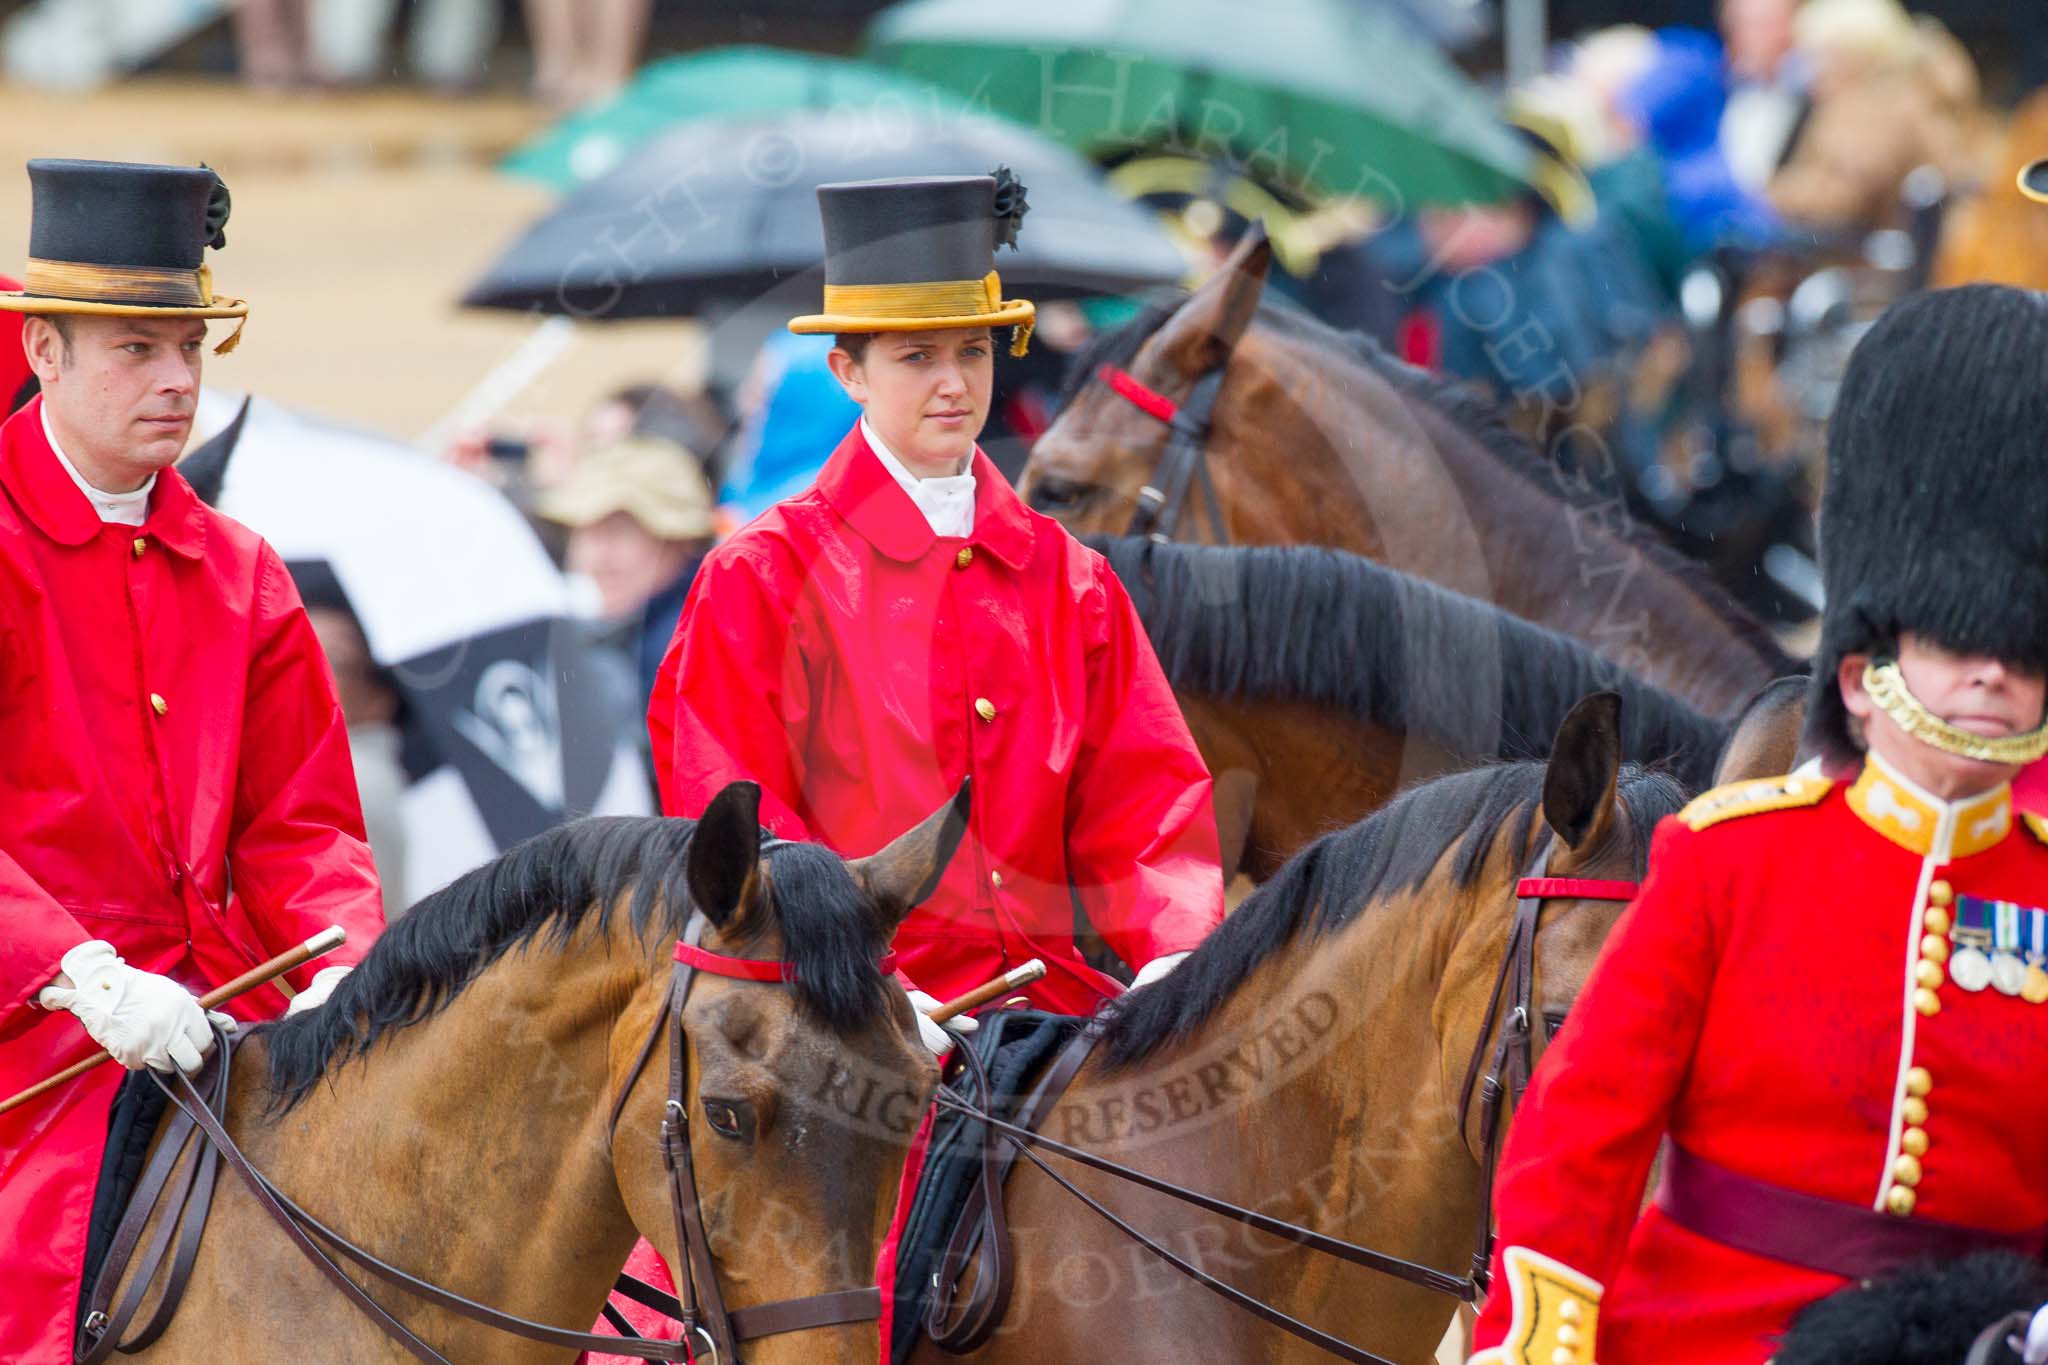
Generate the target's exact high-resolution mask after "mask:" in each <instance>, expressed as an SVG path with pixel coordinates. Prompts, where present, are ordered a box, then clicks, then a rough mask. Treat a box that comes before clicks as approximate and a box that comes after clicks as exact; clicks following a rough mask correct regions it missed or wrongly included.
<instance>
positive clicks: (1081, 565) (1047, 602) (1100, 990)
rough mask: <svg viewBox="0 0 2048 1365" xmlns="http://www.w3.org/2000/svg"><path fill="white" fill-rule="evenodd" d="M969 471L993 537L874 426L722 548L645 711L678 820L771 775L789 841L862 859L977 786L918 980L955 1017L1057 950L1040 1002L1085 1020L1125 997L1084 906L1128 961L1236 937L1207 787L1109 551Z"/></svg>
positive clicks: (924, 927) (765, 792) (924, 915)
mask: <svg viewBox="0 0 2048 1365" xmlns="http://www.w3.org/2000/svg"><path fill="white" fill-rule="evenodd" d="M974 472H975V476H976V490H975V508H974V533H973V534H972V535H971V536H968V537H967V538H965V539H964V540H962V539H952V538H947V539H939V538H937V537H934V535H933V534H932V531H931V528H930V526H929V525H928V524H927V523H926V522H925V519H924V517H923V515H922V514H921V513H920V512H919V511H918V510H917V508H916V506H915V505H914V504H913V503H912V502H911V501H910V498H909V496H908V495H907V494H905V493H904V491H903V489H902V488H901V487H900V486H899V485H898V484H897V483H896V481H895V480H894V479H893V478H891V477H890V475H889V473H888V471H887V470H885V469H884V468H883V467H882V464H881V461H880V460H879V459H878V458H877V457H876V456H875V454H874V453H873V452H872V451H871V450H870V449H869V448H868V445H867V442H866V441H865V440H864V439H863V438H862V436H861V434H860V430H859V427H858V425H856V426H855V428H854V430H853V431H852V432H850V433H849V434H848V435H847V437H846V439H845V440H844V441H842V442H841V443H840V446H839V449H838V451H837V452H836V453H835V454H834V455H833V456H832V459H831V460H830V462H828V463H827V464H826V466H825V468H824V470H823V471H822V472H821V473H820V474H819V476H818V481H817V483H816V484H815V485H814V486H813V487H812V488H811V489H809V490H808V491H806V492H804V493H803V494H801V495H799V496H797V497H795V498H791V499H790V500H788V501H786V502H783V503H781V504H779V505H777V506H775V507H773V508H770V509H769V510H768V511H767V512H765V513H763V514H762V515H761V516H760V517H759V518H757V519H756V520H755V521H753V522H752V523H751V524H750V525H748V526H746V527H745V528H743V529H742V530H741V531H739V532H738V533H737V534H736V535H734V536H733V537H732V538H731V539H730V540H728V541H726V542H725V543H724V544H723V545H721V546H720V547H719V548H718V549H717V550H715V551H713V552H712V554H711V556H710V557H709V558H708V559H706V560H705V562H704V565H703V567H702V568H701V569H700V570H699V571H698V574H697V579H696V582H695V584H694V585H693V586H692V588H691V591H690V598H689V602H688V604H687V605H686V606H685V607H684V609H683V616H682V620H681V622H680V623H679V624H678V625H677V628H676V635H675V639H674V641H673V643H672V644H671V645H670V646H669V652H668V657H667V658H666V659H665V660H664V661H663V664H662V668H661V674H660V677H659V679H658V680H657V682H656V684H655V688H654V699H653V704H652V706H651V708H650V710H649V713H648V728H649V730H650V731H651V733H652V737H653V741H654V757H655V767H656V770H657V774H658V776H659V780H660V786H661V794H662V805H663V808H664V809H665V810H666V811H667V812H668V813H669V814H670V815H684V816H695V815H697V814H699V813H701V812H702V811H703V809H704V806H705V804H706V803H707V802H708V801H709V800H710V799H711V797H712V796H713V795H715V794H716V793H717V792H718V790H719V789H720V788H721V787H723V786H724V785H725V784H726V783H728V782H731V781H733V780H734V779H737V778H752V779H753V780H755V781H757V782H759V783H760V784H761V787H762V804H761V814H762V820H763V821H764V823H766V824H767V825H768V826H769V828H771V829H773V830H774V831H775V832H776V833H777V834H779V835H782V836H783V837H785V838H808V839H816V840H819V841H821V842H823V843H825V844H827V845H829V846H830V847H832V848H835V849H837V850H839V851H840V852H841V853H843V854H846V855H847V856H858V855H865V854H869V853H873V852H874V851H875V850H876V849H877V848H879V847H880V846H881V845H882V844H883V843H884V842H886V841H887V840H888V839H890V838H893V837H894V836H895V835H897V834H900V833H901V832H902V831H903V830H904V829H906V828H908V827H909V826H910V825H911V824H912V823H914V822H915V821H917V820H920V819H922V818H923V817H925V816H926V815H928V814H930V813H931V812H932V811H934V810H936V809H938V808H939V807H940V806H941V805H943V804H944V803H945V802H946V801H947V799H948V798H950V797H951V796H952V794H953V792H954V791H955V790H956V789H957V788H958V786H959V784H960V781H961V779H962V778H964V777H972V778H973V781H974V799H973V818H972V822H971V827H970V831H969V834H968V837H967V839H966V841H965V842H964V843H963V844H962V845H961V848H960V851H959V852H958V853H957V854H956V855H955V856H954V858H953V861H952V864H951V866H950V867H949V868H948V869H947V872H946V876H945V879H944V881H943V882H942V883H941V884H940V887H939V889H938V891H937V893H936V894H934V895H933V896H932V898H931V899H930V900H929V901H927V902H926V903H925V905H924V907H923V908H921V909H920V910H918V911H916V912H915V913H913V914H912V915H911V916H910V918H909V920H908V921H907V922H906V923H905V924H904V926H903V928H902V930H901V931H900V932H899V934H898V935H897V939H896V948H897V952H898V954H899V956H900V958H901V960H902V963H903V969H904V972H905V973H906V974H907V975H908V976H909V978H910V979H911V980H912V981H914V982H916V983H917V985H918V986H920V987H921V988H923V989H924V990H927V991H930V992H931V993H932V994H934V995H936V996H938V997H940V998H941V999H944V998H946V997H948V996H949V995H952V994H955V993H957V992H960V991H964V990H967V989H969V988H970V987H973V986H976V985H979V984H980V983H981V982H983V981H986V980H988V979H989V978H990V977H993V976H995V975H997V974H998V973H1000V972H1002V971H1003V970H1005V969H1006V968H1009V967H1014V966H1016V965H1017V964H1019V963H1021V962H1024V961H1026V960H1028V959H1030V958H1033V957H1041V958H1043V959H1045V962H1046V966H1047V968H1048V969H1049V970H1048V975H1047V976H1046V978H1045V979H1044V980H1043V981H1042V982H1040V983H1039V984H1038V985H1037V986H1035V987H1033V988H1032V989H1031V990H1030V991H1029V992H1028V994H1029V995H1030V996H1031V997H1032V999H1033V1000H1034V1001H1035V1002H1036V1003H1038V1004H1040V1005H1041V1006H1044V1007H1047V1008H1052V1009H1058V1010H1066V1011H1071V1012H1075V1013H1088V1012H1092V1011H1093V1010H1094V1009H1095V1007H1096V1006H1097V1005H1099V1004H1100V1003H1101V1002H1102V1001H1103V1000H1104V999H1105V998H1107V997H1108V996H1111V995H1114V994H1115V993H1116V990H1117V987H1116V986H1115V984H1114V983H1113V982H1111V981H1109V980H1108V979H1107V978H1105V977H1103V976H1102V975H1101V974H1100V973H1097V972H1095V971H1094V970H1092V969H1091V968H1089V967H1088V966H1087V965H1086V964H1085V963H1084V962H1083V961H1082V960H1081V958H1080V956H1079V954H1078V953H1077V951H1076V950H1075V946H1074V904H1075V897H1076V896H1078V898H1079V901H1080V904H1081V907H1082V909H1083V910H1085V912H1086V913H1087V915H1088V917H1089V919H1090V921H1091V922H1092V923H1093V924H1094V925H1095V927H1096V929H1097V930H1098V931H1099V932H1100V933H1101V934H1102V936H1103V937H1104V938H1105V939H1106V940H1107V941H1108V943H1109V945H1110V946H1111V947H1112V948H1114V949H1115V950H1116V951H1117V953H1118V954H1119V955H1120V956H1121V957H1122V958H1123V959H1124V960H1125V961H1126V962H1129V963H1131V964H1132V965H1133V966H1139V965H1143V964H1144V963H1146V962H1149V961H1150V960H1152V959H1153V958H1155V957H1158V956H1160V955H1161V954H1163V953H1171V952H1178V951H1180V950H1182V949H1187V948H1193V947H1194V946H1195V945H1196V944H1198V943H1199V942H1201V940H1202V938H1203V937H1204V936H1205V935H1207V934H1208V932H1209V931H1210V930H1211V929H1212V928H1214V927H1215V926H1216V925H1217V924H1218V923H1220V922H1221V920H1222V917H1223V883H1222V876H1221V872H1220V870H1219V864H1218V859H1217V848H1216V820H1215V815H1214V813H1213V810H1212V808H1211V805H1210V794H1209V774H1208V772H1207V770H1206V769H1205V768H1204V766H1203V764H1202V758H1201V755H1200V754H1199V753H1198V752H1197V751H1196V749H1195V746H1194V741H1193V740H1192V739H1191V738H1190V737H1189V735H1188V729H1187V724H1186V722H1185V721H1183V720H1182V719H1181V714H1180V707H1179V705H1178V703H1177V702H1176V701H1175V700H1174V696H1173V692H1172V690H1171V689H1170V688H1169V687H1168V686H1167V683H1166V679H1165V677H1164V676H1163V675H1162V674H1161V672H1160V669H1159V663H1158V660H1157V659H1155V658H1154V657H1153V654H1152V647H1151V644H1150V642H1149V641H1148V640H1147V639H1146V638H1145V633H1144V629H1143V627H1142V626H1141V625H1140V623H1139V621H1138V618H1137V614H1136V612H1135V611H1134V610H1133V609H1132V607H1131V604H1130V599H1129V598H1128V597H1127V596H1126V595H1125V593H1124V589H1123V585H1122V584H1120V583H1118V582H1117V580H1116V577H1115V575H1113V574H1112V573H1111V572H1110V570H1109V568H1108V565H1107V564H1106V563H1105V562H1104V561H1103V559H1102V557H1101V556H1100V555H1098V554H1096V553H1095V552H1094V551H1092V550H1089V549H1087V548H1086V547H1084V546H1082V545H1081V544H1079V543H1078V542H1076V541H1075V540H1074V539H1073V538H1072V537H1071V536H1069V535H1068V534H1067V533H1066V531H1065V530H1064V529H1063V528H1061V527H1060V526H1059V524H1058V523H1056V522H1054V521H1051V520H1049V519H1048V518H1045V517H1042V516H1039V515H1038V514H1037V513H1035V512H1032V511H1030V510H1029V509H1028V508H1026V507H1025V506H1024V505H1023V503H1021V502H1020V501H1018V499H1017V495H1016V494H1015V492H1013V491H1012V490H1011V488H1010V487H1009V485H1008V484H1007V483H1006V482H1004V480H1003V477H1002V475H1001V474H999V473H998V472H997V471H996V469H995V466H994V465H992V464H991V463H989V461H988V459H987V457H986V456H984V455H982V454H981V453H980V452H979V451H976V453H975V456H974ZM1070 886H1071V887H1072V890H1071V891H1070V890H1069V887H1070Z"/></svg>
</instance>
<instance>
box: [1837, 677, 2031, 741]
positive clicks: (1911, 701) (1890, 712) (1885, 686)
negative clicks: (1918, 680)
mask: <svg viewBox="0 0 2048 1365" xmlns="http://www.w3.org/2000/svg"><path fill="white" fill-rule="evenodd" d="M1863 690H1864V691H1865V692H1867V693H1869V694H1870V699H1871V700H1872V701H1874V702H1876V703H1877V705H1878V709H1880V710H1882V711H1883V712H1884V713H1885V714H1886V715H1887V716H1890V717H1891V718H1892V721H1893V723H1894V724H1896V725H1897V726H1898V727H1899V728H1900V729H1901V730H1904V731H1905V732H1906V733H1907V734H1909V735H1911V736H1912V737H1913V738H1915V739H1917V740H1919V741H1920V742H1921V743H1922V744H1927V745H1931V746H1932V747H1934V748H1936V749H1939V750H1941V751H1942V752H1943V753H1945V754H1955V755H1957V756H1958V757H1961V758H1974V759H1977V760H1978V761H1979V762H1983V763H2003V764H2020V763H2032V762H2033V761H2034V760H2035V759H2037V758H2040V757H2042V756H2044V755H2048V723H2044V724H2042V725H2040V726H2037V727H2036V728H2034V729H2032V730H2028V731H2027V732H2026V733H2024V734H2018V735H2002V736H1999V737H1996V738H1993V737H1991V736H1987V735H1977V734H1972V733H1971V732H1970V731H1968V730H1964V729H1960V728H1958V727H1956V726H1954V725H1950V724H1949V723H1948V722H1947V721H1945V720H1943V719H1942V718H1941V717H1940V716H1937V715H1935V714H1934V713H1933V712H1932V711H1930V710H1928V709H1927V707H1926V705H1925V704H1924V703H1923V702H1922V701H1921V700H1920V699H1919V698H1918V697H1916V696H1914V695H1913V692H1912V689H1911V688H1909V687H1907V686H1906V680H1905V678H1904V677H1902V676H1901V675H1900V673H1899V666H1898V664H1897V663H1895V662H1892V661H1890V660H1887V661H1885V662H1884V663H1871V664H1866V665H1864V668H1863Z"/></svg>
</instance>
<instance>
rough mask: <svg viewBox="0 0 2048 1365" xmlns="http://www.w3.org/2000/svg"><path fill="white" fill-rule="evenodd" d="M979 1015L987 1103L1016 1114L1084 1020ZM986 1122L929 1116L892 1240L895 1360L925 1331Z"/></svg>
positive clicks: (977, 1036)
mask: <svg viewBox="0 0 2048 1365" xmlns="http://www.w3.org/2000/svg"><path fill="white" fill-rule="evenodd" d="M980 1018H981V1027H980V1028H979V1029H977V1030H975V1031H974V1032H973V1033H970V1034H968V1035H967V1046H969V1047H971V1048H973V1049H974V1053H975V1055H976V1056H977V1057H979V1058H981V1060H982V1064H983V1065H984V1066H985V1067H986V1068H987V1069H988V1077H989V1085H990V1088H991V1089H992V1090H993V1091H994V1094H993V1096H992V1097H991V1101H990V1102H991V1106H992V1108H993V1110H994V1112H995V1113H996V1114H997V1115H998V1116H999V1117H1002V1118H1006V1119H1007V1118H1010V1117H1013V1115H1014V1114H1015V1111H1016V1107H1017V1103H1018V1101H1020V1100H1022V1099H1023V1098H1024V1096H1025V1095H1026V1094H1027V1093H1029V1091H1030V1088H1031V1087H1030V1082H1031V1081H1032V1080H1033V1079H1034V1078H1035V1077H1036V1076H1037V1075H1038V1073H1039V1072H1040V1071H1042V1070H1044V1069H1045V1067H1046V1065H1047V1064H1048V1063H1050V1062H1051V1061H1052V1059H1053V1057H1054V1056H1055V1055H1056V1054H1057V1053H1058V1052H1059V1050H1060V1049H1061V1048H1063V1047H1065V1046H1066V1044H1067V1040H1068V1039H1069V1038H1072V1037H1073V1036H1074V1033H1075V1032H1076V1031H1077V1030H1078V1029H1079V1028H1080V1027H1081V1025H1082V1024H1083V1023H1084V1022H1086V1021H1085V1020H1082V1019H1079V1018H1076V1017H1074V1016H1072V1015H1066V1014H1046V1013H1043V1012H1041V1011H1038V1010H999V1011H995V1012H993V1013H990V1014H984V1015H982V1016H980ZM956 1065H957V1063H956ZM948 1074H949V1075H951V1071H950V1070H949V1072H948ZM983 1127H984V1125H982V1124H980V1123H976V1122H974V1121H973V1120H971V1119H968V1118H966V1117H964V1116H962V1115H960V1114H955V1113H952V1112H950V1111H948V1110H944V1109H942V1110H940V1111H939V1116H938V1118H937V1119H936V1120H935V1121H934V1122H933V1126H932V1138H931V1143H930V1145H929V1146H928V1147H927V1148H926V1153H925V1162H924V1171H923V1173H922V1174H921V1175H920V1176H919V1178H918V1182H917V1194H916V1197H915V1198H914V1199H913V1200H912V1201H911V1205H910V1217H909V1218H908V1219H907V1220H906V1221H905V1222H904V1224H903V1236H902V1238H901V1239H900V1240H899V1241H898V1242H897V1245H896V1308H895V1318H894V1321H893V1324H892V1327H891V1330H890V1333H889V1359H890V1361H891V1362H892V1365H902V1362H904V1361H906V1360H908V1359H909V1358H910V1352H911V1350H912V1349H913V1348H915V1347H916V1345H917V1343H918V1341H919V1340H920V1339H921V1338H922V1337H923V1336H924V1314H925V1304H926V1301H927V1300H928V1298H929V1297H930V1293H931V1278H932V1271H933V1270H935V1269H936V1268H937V1266H938V1263H939V1257H940V1255H941V1254H942V1253H943V1252H944V1251H945V1249H946V1242H947V1241H948V1240H949V1239H950V1238H951V1237H952V1235H953V1227H954V1225H955V1224H956V1223H958V1222H959V1221H960V1213H961V1210H962V1209H963V1208H965V1206H966V1204H967V1194H968V1191H969V1190H970V1189H971V1188H972V1187H973V1184H974V1180H975V1178H976V1177H977V1176H978V1175H980V1173H981V1138H982V1131H983Z"/></svg>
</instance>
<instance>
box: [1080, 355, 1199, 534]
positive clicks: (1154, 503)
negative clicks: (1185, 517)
mask: <svg viewBox="0 0 2048 1365" xmlns="http://www.w3.org/2000/svg"><path fill="white" fill-rule="evenodd" d="M1229 367H1230V357H1229V355H1228V354H1225V356H1224V357H1223V360H1222V362H1221V363H1220V364H1218V365H1217V366H1216V368H1215V369H1213V370H1210V371H1209V372H1208V373H1206V374H1204V375H1202V376H1201V377H1200V378H1199V379H1197V380H1195V386H1194V388H1193V389H1192V390H1190V391H1189V393H1188V397H1187V401H1186V402H1184V403H1176V402H1174V401H1173V400H1172V399H1171V398H1168V397H1167V396H1166V395H1165V394H1162V393H1160V392H1159V391H1157V390H1156V389H1152V388H1150V387H1148V386H1146V385H1145V384H1144V383H1142V382H1141V381H1139V380H1138V379H1136V378H1134V377H1132V375H1131V373H1130V372H1129V371H1128V370H1124V369H1120V368H1118V367H1117V366H1115V365H1104V366H1102V367H1101V368H1100V369H1098V370H1097V371H1096V377H1097V378H1099V379H1100V380H1102V382H1103V383H1105V384H1107V385H1109V387H1110V389H1111V390H1112V391H1114V392H1115V393H1116V394H1118V395H1119V396H1121V397H1122V398H1123V399H1125V400H1126V401H1127V402H1129V403H1130V404H1131V405H1132V406H1134V407H1136V408H1137V409H1138V410H1139V411H1140V412H1142V413H1144V414H1145V415H1146V416H1148V417H1151V418H1153V419H1155V420H1157V421H1160V422H1164V423H1165V424H1166V427H1167V436H1166V453H1165V454H1164V455H1162V456H1161V457H1160V459H1159V467H1158V469H1156V470H1154V471H1153V475H1152V482H1150V483H1148V484H1146V485H1145V486H1144V487H1143V488H1141V489H1139V490H1138V506H1137V510H1136V511H1134V512H1132V513H1131V524H1130V526H1129V528H1128V529H1127V530H1126V531H1125V534H1126V535H1133V536H1145V537H1147V538H1148V539H1150V540H1152V541H1154V542H1155V543H1157V544H1161V545H1164V544H1165V543H1166V542H1168V541H1170V540H1172V539H1173V534H1174V531H1175V529H1176V528H1177V527H1178V526H1179V524H1180V509H1181V508H1182V507H1183V506H1184V505H1186V503H1187V500H1188V489H1189V486H1190V485H1191V484H1198V485H1199V486H1200V487H1201V490H1202V503H1203V506H1204V508H1205V509H1206V510H1207V512H1208V514H1209V525H1210V528H1211V529H1212V530H1214V531H1215V533H1216V543H1217V544H1218V545H1228V544H1229V543H1230V532H1229V531H1227V530H1225V529H1224V526H1223V506H1222V503H1221V502H1219V501H1218V500H1217V497H1216V481H1215V479H1214V478H1212V477H1211V476H1210V473H1209V453H1208V447H1209V424H1210V421H1211V420H1212V418H1213V415H1214V412H1215V408H1216V393H1217V390H1219V389H1221V388H1222V387H1223V372H1224V371H1225V370H1227V369H1228V368H1229Z"/></svg>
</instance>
